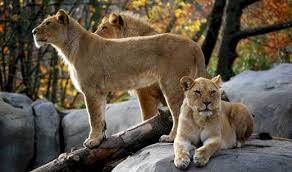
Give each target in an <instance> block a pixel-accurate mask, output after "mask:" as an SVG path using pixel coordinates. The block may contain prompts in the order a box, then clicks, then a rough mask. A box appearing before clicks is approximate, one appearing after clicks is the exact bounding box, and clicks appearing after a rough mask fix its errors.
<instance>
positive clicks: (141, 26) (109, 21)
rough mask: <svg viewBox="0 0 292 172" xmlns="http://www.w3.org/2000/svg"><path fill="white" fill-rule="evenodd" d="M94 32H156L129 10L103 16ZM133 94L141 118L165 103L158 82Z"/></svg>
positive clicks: (121, 34)
mask: <svg viewBox="0 0 292 172" xmlns="http://www.w3.org/2000/svg"><path fill="white" fill-rule="evenodd" d="M95 33H96V34H98V35H99V36H102V37H105V38H126V37H135V36H149V35H154V34H158V33H157V32H156V31H155V30H154V29H153V28H152V27H151V25H150V24H149V23H148V22H146V21H145V20H143V19H142V18H140V17H139V16H137V15H134V14H133V13H131V12H120V13H111V14H110V15H109V16H105V17H104V18H103V19H102V21H101V23H100V25H99V26H98V29H97V30H96V31H95ZM135 94H136V95H137V96H138V100H139V104H140V108H141V114H142V119H143V120H147V119H149V118H151V117H153V116H154V115H156V114H157V112H158V107H159V105H160V104H162V105H164V106H166V105H167V104H166V101H165V98H164V96H163V93H162V91H161V89H160V88H159V85H158V83H155V84H152V85H150V86H148V87H144V88H139V89H136V90H135Z"/></svg>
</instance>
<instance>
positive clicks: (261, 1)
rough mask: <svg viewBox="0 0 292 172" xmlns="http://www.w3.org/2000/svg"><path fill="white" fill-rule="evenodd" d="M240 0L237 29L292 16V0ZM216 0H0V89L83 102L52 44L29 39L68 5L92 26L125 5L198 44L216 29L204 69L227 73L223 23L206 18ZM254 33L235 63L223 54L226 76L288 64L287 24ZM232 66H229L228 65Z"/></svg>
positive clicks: (290, 32) (290, 34)
mask: <svg viewBox="0 0 292 172" xmlns="http://www.w3.org/2000/svg"><path fill="white" fill-rule="evenodd" d="M229 1H230V0H229ZM229 1H228V2H229ZM241 1H242V2H248V3H250V4H251V5H248V6H246V7H245V6H244V7H242V10H243V11H242V15H241V16H239V17H240V27H241V29H245V28H258V27H265V26H270V25H274V24H275V23H285V22H287V21H288V22H289V21H290V22H291V20H292V1H291V0H258V1H257V0H253V1H252V0H239V1H236V2H238V3H239V4H240V2H241ZM230 2H232V1H230ZM215 3H217V5H219V9H220V5H221V6H222V4H223V7H224V4H226V3H227V2H226V1H225V0H217V1H215V0H196V1H192V0H152V1H150V0H84V1H80V0H47V1H46V0H13V1H10V0H0V14H1V15H0V51H1V52H0V71H1V73H0V91H8V92H18V93H24V94H27V95H28V96H29V97H31V98H32V99H37V98H47V99H48V100H50V101H52V102H54V103H57V104H58V105H59V106H62V107H65V108H72V107H78V106H80V105H82V97H81V96H80V95H79V94H78V93H77V92H76V90H75V89H74V88H73V85H72V83H71V81H70V78H69V75H68V73H67V68H66V66H65V65H64V64H63V62H62V61H61V60H60V59H59V58H58V55H57V53H56V52H55V51H54V50H53V48H52V47H50V46H46V47H42V48H41V49H36V47H35V46H34V43H33V39H32V34H31V30H32V29H33V28H34V27H35V26H36V25H37V24H38V23H40V21H41V20H42V19H43V18H45V17H46V16H47V15H49V14H51V15H52V14H54V13H55V12H56V11H57V10H58V9H60V8H63V9H66V10H67V11H68V12H69V13H70V15H72V16H74V18H75V19H77V20H78V21H79V22H80V23H81V24H82V25H83V26H84V27H85V28H86V29H88V30H90V31H95V30H96V28H97V25H98V23H99V21H100V19H101V18H102V16H104V15H106V14H108V13H110V12H111V11H123V10H129V11H132V12H134V13H137V14H139V15H140V16H141V17H143V18H145V19H146V20H148V21H149V22H150V23H152V24H153V26H154V28H155V29H156V30H157V31H159V32H172V33H176V34H181V35H184V36H187V37H189V38H191V39H193V40H195V41H198V42H199V43H200V44H203V43H204V40H205V37H206V35H207V34H208V33H209V34H210V33H211V35H212V34H213V35H214V31H213V30H214V29H215V30H216V29H217V30H218V31H219V36H218V37H217V36H216V37H215V42H214V41H213V42H214V44H215V43H216V44H215V48H214V50H213V49H211V51H207V52H210V60H209V61H208V71H209V73H210V74H211V75H215V74H216V73H220V74H223V75H226V73H224V71H223V73H222V71H220V70H221V69H222V67H220V65H221V64H223V66H224V63H225V62H224V60H225V61H226V59H225V57H224V56H222V55H221V57H220V58H221V59H223V60H219V63H218V57H219V55H218V54H220V53H219V51H220V50H221V52H223V50H222V46H221V47H220V42H221V40H222V35H223V38H224V34H222V33H221V32H223V31H222V28H221V27H220V25H219V27H213V28H211V29H210V23H212V22H211V21H212V19H214V17H213V18H212V15H211V14H219V13H218V12H217V13H216V11H215V12H214V11H213V10H212V9H213V7H215V6H214V4H215ZM241 5H242V4H241ZM225 6H226V5H225ZM223 7H221V10H222V9H223ZM215 21H216V20H215ZM219 24H220V23H219ZM225 27H226V26H225ZM220 28H221V30H219V29H220ZM223 28H224V26H223ZM212 29H213V30H212ZM270 31H273V30H270ZM270 31H269V32H270ZM254 35H257V34H254ZM254 35H248V37H243V39H240V41H239V43H238V44H235V48H236V52H237V55H236V57H234V59H235V58H236V59H235V61H234V62H233V60H229V59H227V61H231V67H232V69H227V71H229V72H228V74H227V75H226V78H225V79H229V78H230V77H231V76H232V75H233V73H232V72H234V73H235V74H237V73H240V72H242V71H244V70H248V69H250V70H264V69H268V68H270V67H271V66H272V65H273V64H275V63H282V62H285V63H291V61H292V29H291V28H290V29H289V28H288V29H284V30H281V31H277V32H270V33H267V34H263V35H259V36H254ZM250 36H251V37H250ZM225 38H226V36H225ZM208 40H209V39H208ZM210 40H211V39H210ZM216 40H218V41H216ZM223 40H224V39H223ZM236 45H237V46H236ZM207 47H210V46H207ZM221 54H222V53H221ZM220 58H219V59H220ZM226 58H227V57H226ZM221 66H222V65H221ZM225 67H226V65H225ZM225 67H224V68H225ZM231 67H230V65H229V67H228V65H227V68H231ZM230 71H231V72H230ZM229 73H230V74H229ZM126 98H127V95H126V93H124V92H117V93H111V94H110V95H109V96H108V102H115V101H121V100H124V99H126Z"/></svg>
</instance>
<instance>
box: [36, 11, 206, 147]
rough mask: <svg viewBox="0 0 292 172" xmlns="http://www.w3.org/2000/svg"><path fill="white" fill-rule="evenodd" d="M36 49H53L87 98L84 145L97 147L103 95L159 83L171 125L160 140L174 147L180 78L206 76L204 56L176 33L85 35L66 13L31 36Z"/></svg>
mask: <svg viewBox="0 0 292 172" xmlns="http://www.w3.org/2000/svg"><path fill="white" fill-rule="evenodd" d="M32 33H33V37H34V41H35V44H36V46H37V47H40V46H42V45H45V44H50V45H52V46H53V47H54V48H55V49H56V50H57V51H58V53H59V54H60V55H61V58H62V59H63V60H64V61H65V63H66V64H67V66H68V69H69V72H70V77H71V79H72V81H73V85H74V86H75V87H76V89H77V90H78V91H79V92H81V93H82V94H83V96H84V98H85V104H86V109H87V111H88V114H89V122H90V133H89V136H88V138H87V139H86V140H85V142H84V146H85V147H88V148H93V147H95V146H97V145H99V144H100V143H101V141H102V140H103V138H104V130H105V105H106V96H107V94H108V92H111V91H124V90H125V91H126V90H130V89H138V88H144V87H147V86H149V85H152V84H154V83H158V85H159V88H160V89H161V91H162V93H163V95H164V97H165V100H166V102H167V105H168V107H169V109H170V112H171V115H172V119H173V126H172V129H171V131H170V133H169V134H168V135H162V136H161V138H160V140H161V141H163V142H172V141H173V140H174V138H175V136H176V130H177V125H178V115H179V110H180V105H181V104H182V102H183V99H184V95H183V92H182V91H181V89H180V84H179V81H180V78H181V77H183V76H185V75H188V76H193V77H195V78H197V77H200V76H201V77H204V76H206V75H207V71H206V66H205V63H204V55H203V53H202V50H201V49H200V47H199V45H198V44H197V43H195V42H194V41H192V40H190V39H187V38H185V37H182V36H178V35H174V34H158V35H154V36H145V37H132V38H123V39H106V38H103V37H101V36H98V35H97V34H94V33H91V32H89V31H87V30H85V29H84V28H83V27H82V26H81V25H80V24H79V23H78V22H77V21H76V20H74V19H73V18H71V17H70V16H69V15H67V13H66V12H65V11H64V10H59V11H58V12H57V13H56V14H55V15H53V16H49V17H47V18H46V19H44V20H43V21H42V22H41V24H39V25H38V26H37V27H36V28H34V29H33V31H32Z"/></svg>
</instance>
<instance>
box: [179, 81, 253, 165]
mask: <svg viewBox="0 0 292 172" xmlns="http://www.w3.org/2000/svg"><path fill="white" fill-rule="evenodd" d="M180 83H181V86H182V87H183V90H184V92H185V99H184V102H183V104H182V106H181V113H180V117H179V124H178V131H177V136H176V138H175V141H174V153H175V160H174V164H175V166H176V167H178V168H180V169H185V168H187V167H188V165H189V163H190V153H189V151H190V150H191V149H192V145H194V146H196V147H197V149H196V152H195V155H194V157H193V161H194V163H195V165H196V166H197V167H202V166H205V165H206V164H207V163H208V161H209V159H210V157H211V156H212V155H213V154H214V153H215V152H216V151H218V150H219V149H227V148H233V147H236V146H237V147H240V146H241V144H242V143H243V142H244V141H245V140H246V139H247V138H248V137H249V136H251V134H252V132H253V128H254V123H253V117H252V115H251V113H250V112H249V111H248V109H247V107H246V106H245V105H243V104H241V103H229V102H225V101H221V99H220V97H221V96H220V91H219V88H220V84H221V78H220V76H217V77H215V78H213V79H212V80H209V79H205V78H198V79H196V80H193V79H192V78H190V77H187V76H185V77H183V78H182V79H181V80H180ZM201 143H202V144H203V145H202V146H201V147H199V146H200V144H201Z"/></svg>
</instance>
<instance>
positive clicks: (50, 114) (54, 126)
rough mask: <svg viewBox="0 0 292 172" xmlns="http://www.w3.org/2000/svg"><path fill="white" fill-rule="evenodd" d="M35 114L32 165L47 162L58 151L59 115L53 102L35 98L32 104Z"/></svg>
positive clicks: (56, 155)
mask: <svg viewBox="0 0 292 172" xmlns="http://www.w3.org/2000/svg"><path fill="white" fill-rule="evenodd" d="M32 107H33V111H34V116H35V139H36V150H35V152H36V153H35V155H36V156H35V162H34V167H35V168H36V167H38V166H40V165H42V164H44V163H47V162H49V161H51V160H53V159H55V158H56V157H58V155H59V154H60V153H61V152H60V135H59V128H60V117H59V114H58V113H57V111H56V110H55V106H54V104H52V103H51V102H48V101H46V100H37V101H35V102H34V103H33V104H32Z"/></svg>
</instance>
